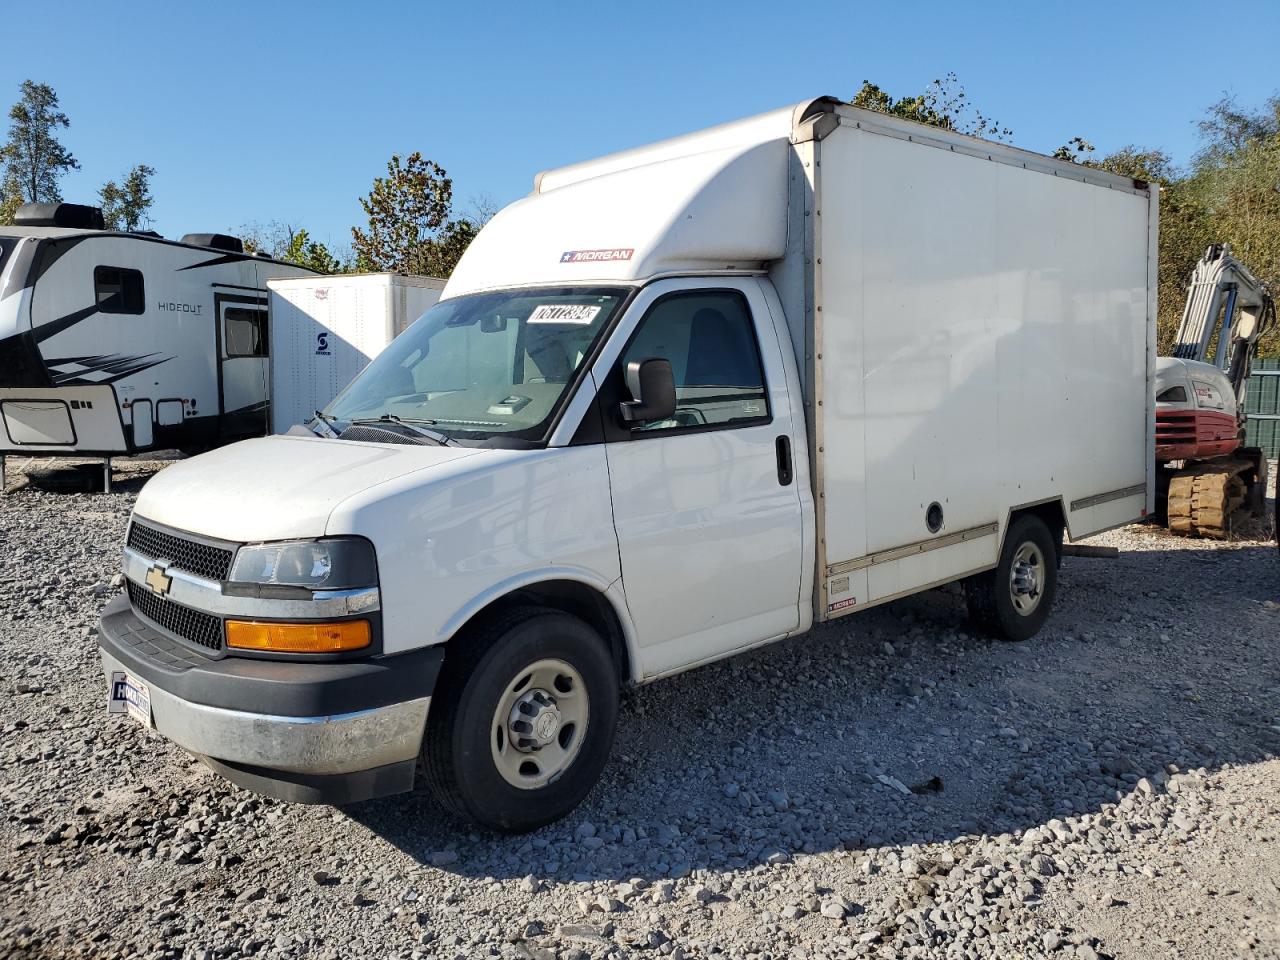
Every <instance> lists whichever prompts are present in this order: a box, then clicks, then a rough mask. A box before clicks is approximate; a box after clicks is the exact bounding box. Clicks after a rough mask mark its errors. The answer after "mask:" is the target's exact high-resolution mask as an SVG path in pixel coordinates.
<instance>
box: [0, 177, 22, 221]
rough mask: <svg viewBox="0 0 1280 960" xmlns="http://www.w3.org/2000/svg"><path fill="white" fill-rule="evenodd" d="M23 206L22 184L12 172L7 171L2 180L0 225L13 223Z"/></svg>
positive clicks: (0, 185)
mask: <svg viewBox="0 0 1280 960" xmlns="http://www.w3.org/2000/svg"><path fill="white" fill-rule="evenodd" d="M20 206H22V185H21V184H20V183H18V178H17V176H15V175H14V174H12V173H7V174H5V176H4V179H3V180H0V227H4V226H8V225H9V224H11V223H13V218H14V216H15V215H16V214H17V212H18V208H19V207H20Z"/></svg>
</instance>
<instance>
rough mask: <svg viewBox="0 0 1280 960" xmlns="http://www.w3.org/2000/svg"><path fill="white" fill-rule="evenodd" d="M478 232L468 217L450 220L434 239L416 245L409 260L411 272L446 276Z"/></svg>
mask: <svg viewBox="0 0 1280 960" xmlns="http://www.w3.org/2000/svg"><path fill="white" fill-rule="evenodd" d="M479 232H480V227H479V226H478V225H476V224H475V223H473V222H472V221H471V220H469V219H466V218H463V219H459V220H450V221H449V222H448V223H447V224H445V225H444V228H443V229H441V230H440V232H439V234H438V235H437V236H436V237H435V238H434V239H432V240H429V241H427V242H426V243H424V244H422V245H421V246H420V247H418V249H417V250H416V251H415V253H414V256H413V257H412V258H411V260H410V265H411V268H412V269H411V272H413V273H419V274H422V275H423V276H427V277H448V276H449V275H450V274H452V273H453V268H454V267H456V266H457V265H458V261H459V260H461V259H462V255H463V254H464V253H466V252H467V247H468V246H470V245H471V241H472V240H474V239H475V237H476V234H477V233H479Z"/></svg>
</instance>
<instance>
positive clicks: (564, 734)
mask: <svg viewBox="0 0 1280 960" xmlns="http://www.w3.org/2000/svg"><path fill="white" fill-rule="evenodd" d="M590 717H591V702H590V697H589V696H588V694H587V686H586V684H585V683H583V681H582V674H580V673H579V672H578V671H577V669H575V668H574V667H573V666H571V665H570V664H568V663H566V662H565V661H564V660H559V659H546V660H538V661H536V662H534V663H531V664H530V665H529V666H528V667H526V668H524V669H523V670H521V671H520V672H519V673H517V674H516V675H515V676H514V677H512V678H511V679H510V680H509V681H508V682H507V684H506V686H505V687H504V688H503V691H502V695H501V696H500V697H499V698H498V703H497V706H496V707H495V709H494V711H493V722H492V723H491V724H490V729H489V750H490V753H491V754H492V756H493V763H494V766H495V767H496V768H497V770H498V773H499V775H500V776H501V777H502V779H503V780H505V781H506V782H507V783H509V784H511V786H513V787H516V788H517V789H520V790H537V789H539V788H540V787H545V786H547V785H548V784H550V783H554V782H555V781H556V780H557V779H559V778H560V777H561V776H562V775H563V774H564V772H565V771H566V770H568V769H569V767H571V766H572V765H573V761H574V760H576V759H577V757H578V753H579V752H580V751H581V749H582V744H583V742H584V741H585V739H586V734H587V723H588V721H589V720H590Z"/></svg>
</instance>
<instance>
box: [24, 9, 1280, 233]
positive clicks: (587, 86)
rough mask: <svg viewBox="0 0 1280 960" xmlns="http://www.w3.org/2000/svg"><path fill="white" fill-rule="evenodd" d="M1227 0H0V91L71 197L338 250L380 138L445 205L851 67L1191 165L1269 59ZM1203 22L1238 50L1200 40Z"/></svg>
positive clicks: (801, 88) (1255, 30)
mask: <svg viewBox="0 0 1280 960" xmlns="http://www.w3.org/2000/svg"><path fill="white" fill-rule="evenodd" d="M1230 6H1231V13H1230V14H1229V15H1227V14H1224V16H1229V20H1230V24H1229V25H1224V22H1222V21H1218V22H1216V23H1215V21H1214V19H1213V16H1212V14H1209V13H1206V12H1205V7H1204V4H1203V3H1175V2H1168V3H1163V4H1159V5H1156V6H1155V7H1151V6H1145V7H1144V6H1142V5H1139V6H1138V7H1133V8H1131V9H1129V10H1126V9H1125V8H1124V7H1123V6H1120V5H1116V4H1114V3H1089V2H1080V0H1077V2H1075V3H1072V4H1069V5H1067V4H1032V3H1026V2H1023V3H987V4H981V5H979V4H964V3H958V2H950V3H945V2H940V3H932V2H929V3H914V4H913V3H899V4H894V3H887V2H881V3H877V4H874V5H871V4H862V3H836V2H809V3H794V2H793V3H783V2H776V0H775V2H770V3H761V2H754V0H737V2H732V3H719V2H715V3H712V2H698V0H684V2H667V0H646V2H645V3H641V4H616V3H605V2H590V3H588V2H578V0H562V2H555V0H547V2H542V3H529V2H525V3H515V2H484V0H472V2H468V3H429V2H418V3H412V4H411V3H404V4H391V3H376V2H364V3H361V4H358V5H357V4H344V3H336V2H327V0H313V2H310V3H305V4H304V3H298V4H290V3H284V2H279V3H276V2H270V3H268V2H257V3H242V2H240V0H225V2H222V3H218V4H196V3H173V2H165V3H131V4H121V3H111V2H107V0H100V2H97V3H68V2H59V0H47V2H44V3H18V2H16V0H7V2H5V3H4V4H3V7H4V9H3V20H2V21H0V22H3V23H4V26H5V34H6V42H5V44H4V47H5V52H4V55H3V56H2V57H0V106H2V107H4V109H5V110H6V111H7V108H8V105H9V104H10V103H11V102H12V101H13V100H14V99H16V96H17V88H18V84H19V83H21V81H22V80H24V79H28V78H30V79H33V80H37V81H40V82H44V83H48V84H51V85H52V86H53V87H54V89H55V90H56V91H57V92H58V95H59V96H60V97H61V99H62V106H63V109H64V110H65V111H66V113H67V114H68V115H69V116H70V118H71V128H70V129H69V130H68V131H65V132H64V136H63V141H64V143H65V144H66V145H67V146H68V147H69V148H70V149H71V150H72V152H73V153H74V154H75V156H76V157H77V158H78V159H79V160H80V163H81V167H82V169H81V170H80V171H78V172H75V173H73V174H71V175H69V176H68V177H67V178H66V180H65V181H64V183H63V194H64V196H65V198H66V199H68V200H80V201H89V202H92V201H93V198H94V196H95V194H96V190H97V188H98V186H99V185H100V184H101V183H102V181H104V180H106V179H108V178H111V177H118V176H120V175H122V174H123V173H124V171H126V170H127V169H128V168H129V167H130V166H131V165H133V164H135V163H148V164H150V165H151V166H153V167H155V168H156V170H157V173H156V177H155V181H154V193H155V197H156V204H155V207H154V220H155V227H156V228H157V229H159V230H160V231H161V232H162V233H164V234H165V235H167V236H177V235H180V234H182V233H186V232H196V231H208V230H216V229H227V228H230V227H236V226H238V225H240V224H243V223H249V222H255V221H256V222H260V223H267V222H269V221H273V220H278V221H282V222H285V223H288V224H292V225H294V226H305V227H307V228H309V229H310V231H311V233H312V235H313V236H315V237H317V238H318V239H322V240H325V241H328V242H330V243H332V244H334V245H336V246H339V247H344V246H346V245H348V244H349V242H350V226H351V225H352V224H353V223H357V222H359V221H360V220H361V211H360V207H359V204H358V202H357V198H358V197H359V196H360V195H361V194H363V193H366V192H368V189H369V185H370V183H371V181H372V179H373V178H374V177H375V176H377V175H379V174H380V173H382V172H384V169H385V164H386V161H387V159H388V158H389V157H390V155H391V154H392V153H393V152H400V153H409V152H412V151H413V150H420V151H422V152H423V154H424V155H426V156H427V157H429V158H432V159H434V160H436V161H437V162H439V163H441V164H442V165H443V166H444V167H445V168H446V170H447V171H448V172H449V174H450V175H451V176H452V177H453V178H454V187H455V206H456V208H457V209H459V210H460V211H465V210H466V209H467V207H468V206H469V205H470V204H471V202H472V201H473V200H474V199H475V198H476V197H478V196H481V195H488V196H490V197H492V198H493V200H495V201H497V202H498V203H499V204H505V203H508V202H510V201H512V200H514V199H516V198H518V197H519V196H521V195H523V194H525V193H527V192H528V190H529V189H530V187H531V184H532V182H533V175H534V174H535V173H536V172H537V171H538V170H540V169H543V168H545V167H552V166H558V165H561V164H564V163H571V162H574V161H577V160H582V159H585V158H587V157H590V156H594V155H598V154H601V153H606V152H609V151H612V150H616V149H621V148H625V147H629V146H635V145H637V144H641V143H645V142H647V141H650V140H655V139H660V138H662V137H666V136H671V135H675V134H679V133H683V132H686V131H689V130H694V129H697V128H699V127H702V126H707V125H710V124H713V123H719V122H722V121H724V120H729V119H733V118H735V117H740V116H747V115H749V114H752V113H757V112H760V111H762V110H767V109H770V108H773V107H778V106H782V105H784V104H787V103H790V102H794V101H799V100H801V99H805V98H808V97H811V96H817V95H820V94H833V95H837V96H841V97H845V98H848V97H850V96H852V95H853V93H854V92H855V91H856V90H857V88H858V87H859V85H860V84H861V82H862V81H863V80H864V79H870V80H873V81H874V82H876V83H879V84H880V85H881V86H882V87H885V88H886V89H887V90H889V91H890V92H892V93H895V94H899V95H901V94H906V93H913V92H917V91H919V90H921V89H922V88H923V87H924V86H925V85H926V84H928V83H929V81H930V80H932V79H934V78H935V77H938V76H941V75H942V74H945V73H946V72H947V71H954V72H955V73H957V74H958V75H959V78H960V81H961V82H962V83H963V85H964V86H965V88H966V90H967V91H968V93H969V95H970V98H971V99H972V100H973V101H974V102H975V103H976V104H977V105H978V106H979V107H980V108H981V109H982V110H983V111H984V112H985V113H987V114H989V115H992V116H994V117H995V118H996V119H998V120H999V121H1000V122H1001V123H1002V124H1004V125H1005V126H1007V127H1010V128H1012V130H1013V134H1014V136H1013V142H1014V143H1016V144H1017V145H1019V146H1022V147H1027V148H1029V149H1032V150H1040V151H1046V152H1048V151H1052V150H1053V149H1054V148H1055V147H1056V146H1058V145H1059V144H1061V143H1063V142H1065V141H1066V140H1068V139H1069V138H1070V137H1072V136H1075V135H1080V136H1083V137H1085V138H1087V139H1089V140H1091V141H1092V142H1093V143H1094V144H1095V145H1096V146H1097V147H1098V150H1099V152H1100V153H1105V152H1107V151H1109V150H1112V149H1115V148H1117V147H1120V146H1122V145H1124V144H1127V143H1136V144H1138V145H1140V146H1149V147H1157V146H1158V147H1162V148H1164V149H1165V150H1167V151H1168V152H1170V153H1171V154H1172V155H1173V157H1174V159H1175V160H1176V161H1179V162H1186V161H1187V160H1189V159H1190V158H1191V156H1192V155H1193V154H1194V152H1195V150H1196V146H1197V134H1196V128H1195V121H1196V120H1197V119H1198V118H1199V117H1201V116H1202V115H1203V113H1204V109H1205V107H1207V106H1208V105H1209V104H1211V103H1212V102H1214V101H1215V100H1217V99H1218V98H1219V97H1220V96H1221V95H1222V94H1224V93H1228V94H1231V95H1234V96H1235V97H1236V98H1237V99H1238V100H1239V101H1240V103H1241V104H1242V105H1249V106H1257V105H1260V104H1261V103H1262V102H1263V100H1265V99H1266V98H1267V97H1268V96H1270V95H1272V94H1275V93H1277V92H1280V71H1276V70H1275V68H1274V66H1273V58H1271V57H1269V56H1267V55H1265V54H1264V53H1262V52H1261V48H1257V49H1253V48H1250V47H1249V45H1248V44H1249V37H1259V38H1261V37H1266V36H1272V37H1274V36H1276V35H1277V34H1280V3H1276V2H1275V0H1269V2H1247V0H1240V2H1237V3H1233V4H1231V5H1230ZM1152 9H1158V10H1160V15H1159V16H1158V17H1157V16H1154V15H1152V14H1151V13H1149V12H1146V11H1149V10H1152ZM1196 24H1201V25H1202V28H1197V27H1196ZM1223 30H1226V31H1227V35H1230V36H1232V37H1233V44H1234V49H1228V48H1224V47H1222V46H1221V44H1217V45H1214V44H1213V43H1212V38H1213V36H1214V35H1215V34H1219V33H1221V31H1223ZM5 122H7V121H5Z"/></svg>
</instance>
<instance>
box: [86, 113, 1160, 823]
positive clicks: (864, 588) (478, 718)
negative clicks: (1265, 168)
mask: <svg viewBox="0 0 1280 960" xmlns="http://www.w3.org/2000/svg"><path fill="white" fill-rule="evenodd" d="M1156 204H1157V192H1156V190H1155V189H1154V188H1152V187H1150V186H1149V185H1147V184H1146V183H1143V182H1140V181H1135V180H1131V179H1128V178H1125V177H1118V176H1114V175H1112V174H1109V173H1106V172H1104V171H1101V170H1094V169H1091V168H1087V167H1081V166H1077V165H1073V164H1069V163H1064V162H1059V161H1055V160H1053V159H1051V158H1049V157H1044V156H1039V155H1036V154H1032V153H1027V152H1025V151H1022V150H1017V149H1014V148H1012V147H1010V146H1007V145H1005V144H999V143H989V142H986V141H982V140H977V139H974V138H971V137H966V136H962V135H959V134H956V133H952V132H949V131H944V130H938V129H935V128H932V127H926V126H921V125H919V124H915V123H911V122H909V121H905V120H900V119H897V118H893V117H887V116H883V115H880V114H876V113H870V112H867V111H863V110H858V109H855V108H853V107H851V106H849V105H847V104H844V103H840V102H838V101H835V100H832V99H827V98H822V99H817V100H812V101H807V102H805V103H801V104H798V105H796V106H794V107H790V108H787V109H783V110H778V111H775V112H773V113H768V114H764V115H761V116H758V117H754V118H751V119H747V120H742V121H739V122H737V123H731V124H727V125H725V126H721V127H716V128H713V129H710V130H706V131H703V132H700V133H695V134H691V135H689V136H685V137H680V138H678V139H675V140H669V141H666V142H663V143H657V144H653V145H651V146H648V147H642V148H640V149H637V150H632V151H629V152H626V153H621V154H615V155H613V156H608V157H604V158H602V159H599V160H593V161H589V162H586V163H583V164H579V165H577V166H572V167H567V168H564V169H560V170H553V171H550V172H547V173H544V174H542V175H541V176H539V177H538V178H537V180H536V181H535V185H534V191H533V193H532V195H530V196H528V197H526V198H524V199H522V200H520V201H518V202H516V203H514V204H512V205H511V206H509V207H507V208H506V209H505V210H503V211H502V212H501V213H499V214H498V215H497V216H496V217H495V218H494V219H493V220H492V221H491V222H490V223H489V224H487V225H486V226H485V227H484V229H483V230H482V231H481V232H480V234H479V236H478V237H477V238H476V240H475V241H474V243H473V244H472V245H471V247H470V249H468V251H467V253H466V254H465V256H464V257H463V258H462V261H461V263H460V264H459V265H458V267H457V269H456V270H455V271H454V273H453V276H452V277H451V278H450V280H449V283H448V286H447V287H446V288H445V291H444V295H443V296H442V298H441V300H440V302H439V303H437V304H436V305H435V306H434V307H432V308H431V310H429V311H428V312H427V313H426V315H425V316H423V317H422V318H421V319H420V320H418V321H417V322H416V323H415V324H414V325H413V326H411V327H410V328H409V329H408V330H407V331H405V332H404V333H403V334H401V335H400V336H399V337H397V338H396V339H395V340H394V341H393V342H392V343H391V344H390V345H389V346H388V347H387V348H386V349H385V350H383V351H382V353H381V354H380V355H379V356H378V357H377V358H376V359H374V361H373V362H372V363H370V364H369V366H368V367H366V368H365V370H364V371H363V372H362V373H361V374H360V375H359V376H358V377H357V378H356V379H355V380H354V381H353V382H352V383H351V385H350V386H349V387H348V388H347V389H346V390H345V391H344V392H343V393H342V394H341V395H339V396H338V397H337V398H336V399H335V400H334V401H333V402H332V403H331V404H330V405H329V406H328V407H327V408H326V409H325V411H324V413H323V416H321V417H319V418H317V420H316V421H315V422H314V423H313V424H312V425H311V426H312V430H311V432H307V431H304V432H303V433H302V435H290V436H272V437H267V438H262V439H257V440H249V441H246V442H244V443H240V444H235V445H232V446H229V447H224V448H222V449H221V450H217V451H214V452H212V453H209V454H206V455H204V456H201V457H196V458H194V459H192V460H189V461H186V462H184V463H179V464H177V465H175V466H173V467H170V468H169V469H167V470H164V471H162V472H161V473H159V474H158V475H156V477H155V478H153V479H152V480H151V481H150V482H149V483H148V484H147V486H146V487H145V488H144V489H143V490H142V492H141V493H140V494H139V496H138V499H137V502H136V506H135V510H134V514H133V517H132V519H131V521H130V527H129V532H128V535H127V540H126V544H125V549H124V574H125V578H126V584H127V593H126V595H124V596H122V597H120V598H119V599H117V600H115V601H113V602H112V603H111V604H109V605H108V606H107V607H106V609H105V610H104V611H103V616H102V626H101V630H100V633H99V645H100V647H101V652H102V662H103V667H104V671H105V674H106V679H107V680H108V683H109V688H110V700H109V703H110V705H111V709H112V710H114V711H117V712H122V713H128V714H131V715H132V716H134V717H136V718H137V719H139V720H140V721H142V722H143V723H144V724H146V725H147V726H149V727H153V728H154V729H156V730H158V731H159V732H160V733H161V734H163V735H164V736H166V737H168V738H170V739H172V740H173V741H175V742H176V743H178V744H180V745H181V746H183V747H185V748H186V749H187V750H189V751H190V752H192V753H194V754H197V755H199V756H201V757H204V758H206V759H207V760H208V762H209V763H210V764H211V765H212V766H213V767H214V768H215V769H217V770H219V771H221V772H222V773H223V774H225V775H226V776H227V777H229V778H230V779H232V780H234V781H236V782H238V783H240V784H243V785H246V786H249V787H252V788H254V789H258V790H262V791H264V792H268V793H272V794H274V795H276V796H281V797H285V798H287V799H293V800H305V801H325V802H329V801H333V802H346V801H351V800H356V799H361V798H365V797H370V796H375V795H380V794H387V793H393V792H396V791H400V790H407V789H410V788H411V787H412V785H413V782H414V776H415V770H416V768H417V765H418V763H419V762H421V764H422V767H423V769H424V770H425V772H426V779H427V782H428V783H429V784H430V786H431V787H432V789H433V791H434V792H435V793H436V795H437V796H438V797H439V798H440V800H441V802H442V804H443V806H445V807H446V808H447V809H449V810H451V811H453V812H454V813H457V814H461V815H463V816H466V817H470V818H473V819H475V820H478V821H480V822H482V823H485V824H488V825H490V826H493V827H496V828H498V829H503V830H528V829H532V828H534V827H536V826H538V825H540V824H543V823H547V822H548V821H550V820H553V819H555V818H556V817H559V816H563V815H564V814H565V813H567V812H568V811H569V810H571V809H572V808H573V806H574V805H575V804H576V803H578V802H579V801H580V800H581V799H582V798H583V797H584V796H585V795H586V793H587V791H588V790H590V789H591V786H592V784H593V783H594V782H595V781H596V778H597V777H598V775H599V773H600V771H601V770H602V769H603V767H604V765H605V763H606V762H607V760H608V757H609V753H610V748H611V744H612V740H613V736H614V727H615V724H616V721H617V706H618V697H619V691H620V688H622V687H624V686H626V685H628V684H637V683H647V682H649V681H651V680H655V679H657V678H660V677H664V676H667V675H670V674H673V673H677V672H679V671H681V670H687V669H689V668H691V667H695V666H697V665H699V664H703V663H707V662H709V661H712V660H716V659H718V658H720V657H725V656H729V655H731V654H733V653H735V652H738V651H741V650H747V649H750V648H752V647H757V646H760V645H761V644H766V643H771V642H774V641H777V640H781V639H783V638H785V637H792V636H795V635H798V634H803V633H805V632H806V631H807V630H809V629H810V628H811V627H812V626H813V625H814V624H815V623H817V622H819V621H823V620H831V619H834V618H837V617H843V616H847V615H852V614H855V613H857V612H859V611H861V610H864V609H866V608H868V607H871V606H874V605H876V604H880V603H885V602H888V601H891V600H894V599H895V598H898V597H903V596H906V595H908V594H911V593H915V592H918V591H921V590H927V589H930V588H932V587H936V586H939V585H941V584H945V583H949V582H955V581H958V582H961V583H963V584H964V589H965V593H966V595H967V598H968V605H969V610H970V613H971V616H972V617H973V619H974V620H975V622H976V623H977V624H978V625H979V626H980V627H981V628H982V629H984V630H988V631H990V632H991V633H992V634H994V635H996V636H1000V637H1004V638H1006V639H1010V640H1024V639H1027V638H1028V637H1030V636H1032V635H1033V634H1034V633H1035V632H1036V631H1037V630H1038V629H1039V628H1040V627H1041V626H1042V624H1043V623H1044V622H1045V619H1046V617H1048V615H1049V612H1050V608H1051V606H1052V603H1053V599H1054V593H1055V587H1056V583H1057V571H1058V561H1059V558H1060V557H1061V556H1062V553H1063V539H1064V537H1070V538H1072V539H1076V538H1079V537H1083V536H1088V535H1090V534H1094V533H1097V532H1098V531H1101V530H1105V529H1107V528H1109V527H1114V526H1117V525H1120V524H1124V523H1127V522H1130V521H1133V520H1136V519H1138V518H1140V517H1142V516H1144V515H1145V514H1146V512H1147V511H1148V510H1150V509H1151V507H1152V498H1153V471H1154V459H1153V452H1154V447H1153V444H1154V396H1153V391H1152V374H1153V370H1154V346H1155V307H1156V301H1155V291H1156V234H1157V213H1156ZM832 669H839V666H838V665H833V666H832ZM752 720H753V717H752V716H751V715H750V711H746V712H745V713H744V715H743V716H742V718H741V720H740V722H742V723H748V724H749V723H751V722H752ZM762 733H764V735H768V730H767V729H766V730H763V731H762ZM708 749H717V748H716V747H715V746H714V745H712V746H710V747H709V748H708Z"/></svg>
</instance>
